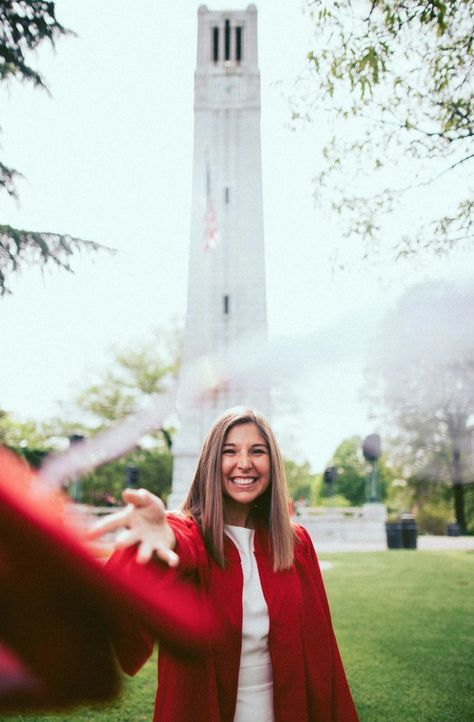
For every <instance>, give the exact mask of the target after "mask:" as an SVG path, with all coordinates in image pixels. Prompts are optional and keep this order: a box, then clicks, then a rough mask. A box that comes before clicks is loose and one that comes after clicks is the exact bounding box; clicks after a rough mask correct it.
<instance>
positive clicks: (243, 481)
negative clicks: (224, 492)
mask: <svg viewBox="0 0 474 722" xmlns="http://www.w3.org/2000/svg"><path fill="white" fill-rule="evenodd" d="M231 481H232V483H233V484H238V485H239V486H250V484H253V483H254V481H256V478H255V477H254V476H252V477H250V478H249V477H248V476H245V477H243V476H242V477H241V476H234V477H233V478H232V479H231Z"/></svg>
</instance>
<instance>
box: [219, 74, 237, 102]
mask: <svg viewBox="0 0 474 722" xmlns="http://www.w3.org/2000/svg"><path fill="white" fill-rule="evenodd" d="M216 91H217V92H216V95H217V99H218V100H220V101H222V102H223V103H228V102H229V101H232V100H236V99H237V98H238V97H239V95H240V79H239V78H219V81H218V83H217V88H216Z"/></svg>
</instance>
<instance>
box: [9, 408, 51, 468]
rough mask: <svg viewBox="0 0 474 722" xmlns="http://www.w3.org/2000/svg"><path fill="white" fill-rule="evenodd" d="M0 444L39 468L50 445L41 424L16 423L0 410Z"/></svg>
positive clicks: (10, 415)
mask: <svg viewBox="0 0 474 722" xmlns="http://www.w3.org/2000/svg"><path fill="white" fill-rule="evenodd" d="M0 444H2V445H3V446H7V447H8V448H9V449H11V451H14V452H15V453H16V454H18V455H19V456H22V457H23V458H24V459H26V461H27V462H28V463H29V464H30V465H31V466H33V467H38V466H40V464H41V462H42V460H43V459H44V457H45V456H46V455H47V454H48V453H49V451H51V443H50V440H49V439H48V436H47V433H46V432H45V430H44V429H43V427H42V425H41V424H38V423H37V422H36V421H33V420H31V419H30V420H28V421H18V420H17V419H15V418H14V416H13V415H12V414H10V413H8V412H7V411H4V410H1V409H0Z"/></svg>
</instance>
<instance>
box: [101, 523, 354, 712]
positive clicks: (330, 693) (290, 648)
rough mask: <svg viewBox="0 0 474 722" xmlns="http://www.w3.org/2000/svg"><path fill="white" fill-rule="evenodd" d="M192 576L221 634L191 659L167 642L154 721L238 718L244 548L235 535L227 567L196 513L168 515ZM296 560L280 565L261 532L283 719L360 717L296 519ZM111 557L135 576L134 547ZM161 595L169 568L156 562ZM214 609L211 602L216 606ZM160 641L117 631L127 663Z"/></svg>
mask: <svg viewBox="0 0 474 722" xmlns="http://www.w3.org/2000/svg"><path fill="white" fill-rule="evenodd" d="M169 522H170V524H171V526H172V527H173V529H174V531H175V534H176V538H177V548H176V551H177V553H178V554H179V556H180V565H179V567H178V569H177V570H173V573H175V574H181V575H185V576H186V577H189V578H190V579H193V580H194V583H195V584H196V586H197V587H198V588H200V589H201V590H202V592H203V605H209V606H210V607H211V608H212V611H213V612H214V613H215V614H217V616H218V618H219V628H220V632H222V634H220V635H219V638H218V639H217V640H216V639H214V641H209V645H208V648H207V650H204V651H201V652H200V653H198V654H196V655H194V656H193V657H192V658H187V657H186V656H182V655H179V654H176V652H175V651H173V650H171V649H169V647H168V646H167V644H166V643H164V642H162V643H160V648H159V660H158V678H159V686H158V691H157V695H156V700H155V713H154V717H153V720H154V722H158V721H160V722H183V720H193V722H232V721H233V718H234V713H235V705H236V698H237V681H238V675H239V665H240V651H241V642H242V634H241V630H242V586H243V576H242V570H241V565H240V557H239V553H238V550H237V548H236V547H235V546H234V544H233V543H232V541H231V540H230V539H226V557H227V566H226V568H225V569H222V568H220V567H219V566H218V565H217V564H216V563H215V562H214V561H213V560H212V559H211V558H210V557H209V556H208V555H207V553H206V551H205V548H204V543H203V539H202V536H201V533H200V531H199V529H198V527H197V525H196V524H195V522H194V521H192V520H191V519H183V518H179V517H176V516H174V515H171V514H170V515H169ZM296 529H297V537H298V541H297V542H296V544H295V562H294V564H293V566H292V567H291V569H289V570H286V571H280V572H274V571H273V566H272V557H271V554H270V550H269V541H268V533H267V532H266V530H265V529H259V530H257V532H256V535H255V557H256V560H257V565H258V569H259V574H260V579H261V584H262V589H263V593H264V596H265V599H266V602H267V605H268V613H269V618H270V631H269V649H270V655H271V659H272V666H273V682H274V687H273V689H274V711H275V722H295V721H297V722H316V721H318V722H356V721H357V719H358V717H357V713H356V711H355V707H354V704H353V701H352V698H351V694H350V691H349V687H348V684H347V680H346V676H345V673H344V669H343V666H342V662H341V658H340V656H339V651H338V648H337V643H336V639H335V636H334V632H333V628H332V623H331V617H330V612H329V606H328V602H327V597H326V593H325V589H324V585H323V581H322V577H321V572H320V569H319V564H318V561H317V558H316V553H315V551H314V547H313V544H312V542H311V539H310V537H309V535H308V533H307V531H306V530H305V529H303V528H302V527H299V526H297V527H296ZM110 564H111V565H112V566H114V567H117V566H118V567H120V568H121V569H122V572H123V573H124V574H127V575H130V576H132V577H133V576H134V573H135V572H134V570H135V568H136V563H135V562H134V550H126V551H125V552H118V553H116V554H115V555H114V556H113V557H112V559H111V562H110ZM151 564H152V565H153V569H154V575H155V579H156V593H157V594H160V593H161V588H162V579H163V577H164V576H166V575H168V574H169V573H170V570H168V569H166V570H165V568H164V565H162V564H159V563H156V562H152V563H151ZM207 611H209V610H207ZM151 649H152V640H151V639H150V638H148V639H147V638H146V637H145V636H144V635H140V636H137V635H135V634H134V633H133V631H132V630H131V628H130V627H129V626H128V627H125V628H123V629H122V630H121V632H120V633H119V635H118V636H117V639H116V650H117V656H118V659H119V661H120V663H121V665H122V667H123V669H124V670H125V671H126V672H128V673H129V674H134V673H135V672H136V671H137V670H138V668H139V667H140V666H141V664H143V662H144V661H145V660H146V659H147V658H148V656H149V654H150V653H151Z"/></svg>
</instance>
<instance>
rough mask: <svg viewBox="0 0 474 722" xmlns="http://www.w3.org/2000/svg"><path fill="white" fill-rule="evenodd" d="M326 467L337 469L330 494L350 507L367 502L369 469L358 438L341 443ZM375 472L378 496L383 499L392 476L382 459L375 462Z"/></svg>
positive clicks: (360, 440) (360, 439)
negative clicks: (336, 496)
mask: <svg viewBox="0 0 474 722" xmlns="http://www.w3.org/2000/svg"><path fill="white" fill-rule="evenodd" d="M328 466H334V467H335V468H336V469H337V476H336V480H335V481H334V482H333V489H332V490H331V493H333V494H336V495H341V496H343V497H345V498H346V499H347V500H348V501H349V502H350V504H352V506H361V505H362V504H364V503H365V502H366V501H367V498H366V496H367V495H366V487H367V481H368V478H369V475H370V473H371V468H370V466H369V464H368V463H367V462H366V461H365V459H364V457H363V455H362V438H361V437H360V436H351V437H349V438H348V439H344V440H343V441H341V443H340V444H339V446H338V447H337V449H336V450H335V452H334V454H333V456H332V459H331V461H330V463H329V464H328ZM377 472H378V484H379V492H380V496H381V498H382V499H385V497H386V495H387V487H388V485H389V482H390V481H391V479H392V476H393V474H392V473H391V471H390V469H389V468H388V467H387V465H386V464H385V462H384V460H383V459H380V460H379V461H378V462H377Z"/></svg>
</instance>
